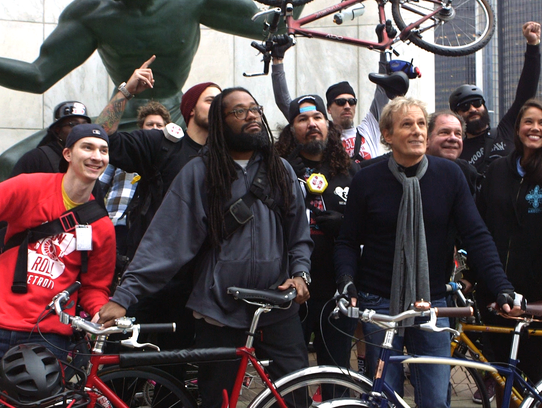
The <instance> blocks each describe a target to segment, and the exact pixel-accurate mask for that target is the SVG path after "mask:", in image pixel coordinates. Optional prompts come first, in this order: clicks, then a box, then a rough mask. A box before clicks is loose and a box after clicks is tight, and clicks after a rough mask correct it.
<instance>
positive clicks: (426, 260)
mask: <svg viewBox="0 0 542 408" xmlns="http://www.w3.org/2000/svg"><path fill="white" fill-rule="evenodd" d="M380 130H381V132H382V142H383V143H384V144H385V145H387V146H388V147H389V148H390V149H391V155H390V156H389V157H388V159H387V160H380V161H379V162H377V163H375V164H373V165H371V166H367V167H365V168H363V169H361V170H360V171H359V172H358V173H357V174H356V175H355V176H354V179H353V181H352V184H351V185H350V191H349V194H348V202H347V204H346V209H345V212H344V221H343V223H342V227H341V231H340V233H339V237H338V239H337V241H336V243H335V257H334V261H335V271H336V276H337V284H338V290H339V293H341V294H343V295H344V296H346V297H347V298H349V299H350V300H351V304H353V305H357V306H358V307H359V308H360V309H373V310H375V311H376V312H377V313H382V314H391V315H396V314H399V313H401V312H403V311H405V310H408V309H409V308H410V307H411V304H412V303H414V302H416V301H419V300H425V301H431V304H432V306H437V307H438V306H446V299H445V296H446V288H445V286H446V283H447V282H448V281H449V277H450V272H451V268H452V266H453V265H452V264H453V247H454V238H455V234H453V233H452V231H457V232H458V234H459V236H460V237H461V239H462V240H463V243H464V245H465V247H466V248H467V251H468V253H469V258H470V260H471V262H472V264H473V265H474V266H475V267H476V268H477V271H478V276H479V277H480V278H481V279H486V281H487V282H488V286H490V287H491V289H490V290H491V292H492V294H493V296H495V297H497V302H498V303H499V304H500V305H501V306H503V309H504V310H505V311H506V312H511V311H512V312H513V313H518V314H519V313H520V312H521V309H520V302H519V301H520V299H521V298H522V297H521V295H518V294H515V293H514V289H513V287H512V285H511V284H510V282H509V281H508V280H507V278H506V275H505V274H504V271H503V268H502V265H501V263H500V260H499V257H498V254H497V250H496V247H495V244H494V243H493V240H492V239H491V235H490V234H489V232H488V230H487V228H486V226H485V224H484V222H483V220H482V219H481V217H480V215H479V213H478V211H477V209H476V206H475V204H474V200H473V198H472V195H471V193H470V192H469V189H468V186H467V183H466V181H465V177H464V176H463V174H462V173H461V170H460V169H459V167H458V166H457V165H455V164H454V163H452V162H451V160H447V159H443V158H440V157H435V156H428V155H426V154H425V153H426V145H427V112H426V110H425V107H424V104H423V103H422V102H420V101H416V100H413V99H407V98H396V99H394V100H393V101H391V102H390V103H389V104H388V105H387V106H386V107H385V108H384V111H383V112H382V118H381V120H380ZM360 245H364V247H363V253H362V254H361V257H360ZM358 290H359V291H358ZM515 302H516V303H515ZM512 307H514V309H513V310H512V309H511V308H512ZM426 320H427V319H425V318H417V319H416V320H413V319H408V320H406V321H404V323H402V325H401V328H400V332H399V335H398V336H395V338H394V343H393V350H394V351H392V353H397V352H400V350H403V346H406V348H407V350H408V352H409V353H413V354H418V355H435V356H450V336H449V334H448V333H446V332H430V333H428V332H425V331H422V330H419V329H417V328H414V327H409V326H411V325H412V324H419V323H422V322H423V321H426ZM437 326H439V327H446V326H449V322H448V319H447V318H439V319H438V321H437ZM363 332H364V334H365V340H366V341H367V355H366V357H367V366H368V367H367V368H368V372H369V373H370V374H371V375H374V374H375V373H376V369H377V366H376V364H377V360H378V354H379V351H380V348H379V347H378V346H375V345H378V344H382V341H383V339H384V336H385V332H384V331H382V329H381V328H379V327H378V326H376V325H374V324H370V323H364V324H363ZM410 375H411V376H412V381H411V382H412V384H423V388H422V387H416V389H415V392H416V394H415V399H416V405H417V406H418V407H421V408H425V407H431V408H444V407H449V401H448V400H447V394H448V385H449V381H450V367H449V366H445V365H424V366H423V367H420V366H418V365H417V364H414V365H412V366H411V367H410ZM386 381H387V382H388V384H390V386H391V387H392V388H393V389H394V390H395V391H397V392H398V393H399V394H400V395H402V394H403V382H404V378H403V371H402V367H401V366H400V365H397V366H395V365H392V366H390V367H388V371H387V374H386Z"/></svg>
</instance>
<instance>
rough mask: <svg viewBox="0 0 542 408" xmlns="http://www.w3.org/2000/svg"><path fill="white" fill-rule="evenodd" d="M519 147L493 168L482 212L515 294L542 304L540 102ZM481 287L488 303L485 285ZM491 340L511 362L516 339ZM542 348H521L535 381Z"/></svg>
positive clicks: (524, 123)
mask: <svg viewBox="0 0 542 408" xmlns="http://www.w3.org/2000/svg"><path fill="white" fill-rule="evenodd" d="M514 143H515V147H516V150H515V151H514V152H512V153H510V154H509V155H508V156H507V157H503V158H501V159H498V160H496V161H495V162H494V163H492V164H491V165H490V166H489V168H488V171H487V174H486V179H485V181H484V183H483V184H482V190H481V193H480V194H479V197H478V208H479V210H480V214H481V215H482V217H483V218H484V221H485V222H486V224H487V227H488V229H489V231H490V232H491V235H492V236H493V239H494V240H495V244H496V245H497V249H498V251H499V256H500V259H501V262H502V264H503V267H504V270H505V272H506V275H507V276H508V279H509V280H510V282H511V283H512V284H513V285H514V289H515V291H516V292H518V293H521V294H523V295H524V296H525V298H526V299H527V300H528V301H529V302H533V301H536V300H541V299H542V102H541V101H539V100H536V99H530V100H528V101H527V102H525V104H524V105H523V107H522V108H521V110H520V112H519V114H518V117H517V120H516V125H515V135H514ZM480 284H481V288H480V291H481V292H482V296H481V297H482V298H483V293H484V292H485V291H484V282H481V283H480ZM484 300H485V299H482V301H484ZM482 304H485V303H482ZM484 322H485V323H486V324H487V323H489V324H497V325H499V326H502V325H508V326H513V325H514V324H515V321H506V320H504V319H502V318H498V317H494V316H491V315H489V314H487V315H486V316H485V321H484ZM490 340H491V343H492V346H493V351H494V353H495V359H496V361H508V356H509V352H510V345H511V335H491V337H490ZM541 347H542V340H541V338H540V337H531V338H529V339H526V340H522V343H521V346H520V349H519V365H518V366H519V368H520V369H522V370H523V371H525V372H526V373H527V375H528V376H529V378H530V379H531V380H533V381H538V380H540V379H542V353H540V349H541Z"/></svg>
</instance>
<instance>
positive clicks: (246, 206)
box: [224, 163, 280, 239]
mask: <svg viewBox="0 0 542 408" xmlns="http://www.w3.org/2000/svg"><path fill="white" fill-rule="evenodd" d="M268 186H269V180H268V179H267V173H266V171H265V166H263V165H262V163H260V165H259V167H258V172H257V173H256V176H255V177H254V180H252V184H251V185H250V188H249V189H248V192H247V193H246V194H245V195H244V196H243V197H241V198H240V199H239V200H237V201H236V202H234V203H233V204H232V205H230V207H229V208H228V209H227V210H226V212H225V213H224V224H225V226H226V239H228V238H229V237H231V236H232V235H233V233H235V231H237V230H238V229H239V228H241V227H242V226H243V225H245V224H246V223H247V222H248V221H250V220H251V219H252V218H254V214H252V210H251V209H250V207H251V206H252V204H254V202H255V201H256V200H258V199H259V200H261V201H262V202H263V203H264V204H265V205H267V206H268V207H269V208H270V209H271V210H272V211H275V212H277V213H279V214H280V211H279V206H278V204H277V202H276V201H275V200H274V199H273V198H272V197H271V196H270V195H268V194H266V191H268V190H269V189H268Z"/></svg>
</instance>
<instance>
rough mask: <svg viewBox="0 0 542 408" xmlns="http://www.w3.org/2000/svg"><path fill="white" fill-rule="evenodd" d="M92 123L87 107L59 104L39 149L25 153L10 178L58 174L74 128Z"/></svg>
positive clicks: (68, 103)
mask: <svg viewBox="0 0 542 408" xmlns="http://www.w3.org/2000/svg"><path fill="white" fill-rule="evenodd" d="M84 123H90V118H89V117H88V111H87V108H86V106H85V105H83V104H82V103H81V102H77V101H65V102H62V103H59V104H58V105H57V106H56V107H55V109H54V111H53V123H51V125H50V126H49V128H48V129H47V134H46V135H45V136H44V137H43V139H42V140H41V141H40V143H39V144H38V147H36V148H35V149H32V150H30V151H29V152H27V153H25V154H24V155H23V156H22V157H21V158H20V159H19V160H18V161H17V163H16V164H15V166H14V167H13V170H12V171H11V175H10V177H14V176H17V175H18V174H21V173H58V171H59V169H58V165H59V163H60V159H61V157H62V149H63V148H64V145H65V143H66V138H67V137H68V134H69V133H70V131H71V130H72V128H73V127H74V126H77V125H80V124H84Z"/></svg>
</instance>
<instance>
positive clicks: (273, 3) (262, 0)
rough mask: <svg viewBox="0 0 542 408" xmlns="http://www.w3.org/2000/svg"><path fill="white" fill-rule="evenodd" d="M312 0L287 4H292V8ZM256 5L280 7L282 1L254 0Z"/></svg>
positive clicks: (297, 0) (291, 1)
mask: <svg viewBox="0 0 542 408" xmlns="http://www.w3.org/2000/svg"><path fill="white" fill-rule="evenodd" d="M311 1H312V0H290V1H288V2H287V3H292V6H294V7H297V6H302V5H303V4H307V3H310V2H311ZM256 2H257V3H262V4H265V5H266V6H272V7H281V6H282V3H283V0H256Z"/></svg>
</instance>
